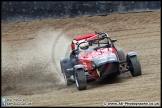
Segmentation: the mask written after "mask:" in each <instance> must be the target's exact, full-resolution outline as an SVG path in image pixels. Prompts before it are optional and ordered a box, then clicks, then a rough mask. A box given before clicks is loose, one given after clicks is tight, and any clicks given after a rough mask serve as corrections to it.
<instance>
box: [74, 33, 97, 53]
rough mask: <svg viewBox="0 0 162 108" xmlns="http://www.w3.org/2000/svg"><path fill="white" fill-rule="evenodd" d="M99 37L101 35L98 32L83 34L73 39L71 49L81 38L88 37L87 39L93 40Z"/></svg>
mask: <svg viewBox="0 0 162 108" xmlns="http://www.w3.org/2000/svg"><path fill="white" fill-rule="evenodd" d="M98 37H99V35H98V34H96V33H92V34H87V35H83V36H78V37H76V38H75V39H74V40H73V41H72V43H71V50H74V49H75V43H77V42H78V41H80V40H83V39H86V41H91V40H93V39H96V38H98Z"/></svg>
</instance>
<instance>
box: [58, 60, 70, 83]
mask: <svg viewBox="0 0 162 108" xmlns="http://www.w3.org/2000/svg"><path fill="white" fill-rule="evenodd" d="M60 65H61V71H62V73H63V75H64V80H65V84H66V85H67V86H69V85H70V84H71V82H70V81H69V80H68V79H67V77H66V74H65V70H64V68H63V65H62V63H61V62H60Z"/></svg>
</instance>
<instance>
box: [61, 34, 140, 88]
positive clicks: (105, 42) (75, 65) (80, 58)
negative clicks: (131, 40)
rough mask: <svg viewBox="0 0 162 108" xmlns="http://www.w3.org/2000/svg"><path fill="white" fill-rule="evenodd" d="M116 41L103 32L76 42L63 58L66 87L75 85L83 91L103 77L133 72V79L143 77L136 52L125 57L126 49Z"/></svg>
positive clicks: (73, 42) (77, 38)
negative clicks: (115, 44) (89, 83)
mask: <svg viewBox="0 0 162 108" xmlns="http://www.w3.org/2000/svg"><path fill="white" fill-rule="evenodd" d="M116 41H117V40H116V39H111V38H110V37H109V36H108V34H107V33H104V32H98V33H97V32H95V33H92V34H87V35H84V36H78V37H76V38H75V39H73V40H72V43H71V50H72V51H71V53H70V55H69V56H68V57H64V58H61V59H60V65H61V70H62V73H63V75H64V79H65V83H66V85H70V84H72V83H76V87H77V89H78V90H84V89H86V88H87V83H88V81H90V80H95V79H98V78H100V77H102V76H116V75H119V74H121V73H124V72H130V73H131V75H132V76H133V77H135V76H139V75H141V65H140V62H139V60H138V58H137V54H136V52H134V51H133V52H129V53H127V54H126V55H125V53H124V51H123V50H121V49H117V48H116V47H115V46H114V44H113V43H114V42H116ZM123 69H124V70H123Z"/></svg>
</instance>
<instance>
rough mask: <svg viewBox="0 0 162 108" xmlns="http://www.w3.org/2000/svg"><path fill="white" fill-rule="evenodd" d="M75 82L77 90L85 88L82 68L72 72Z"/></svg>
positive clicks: (85, 82)
mask: <svg viewBox="0 0 162 108" xmlns="http://www.w3.org/2000/svg"><path fill="white" fill-rule="evenodd" d="M74 77H75V83H76V87H77V89H78V90H85V89H86V88H87V80H86V76H85V73H84V70H83V69H78V70H76V71H75V73H74Z"/></svg>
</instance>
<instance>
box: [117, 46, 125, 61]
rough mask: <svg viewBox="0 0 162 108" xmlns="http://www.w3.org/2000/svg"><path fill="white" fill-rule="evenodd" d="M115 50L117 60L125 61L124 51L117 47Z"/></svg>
mask: <svg viewBox="0 0 162 108" xmlns="http://www.w3.org/2000/svg"><path fill="white" fill-rule="evenodd" d="M117 51H118V56H119V60H120V61H121V62H123V61H126V56H125V53H124V51H123V50H122V49H118V50H117Z"/></svg>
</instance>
